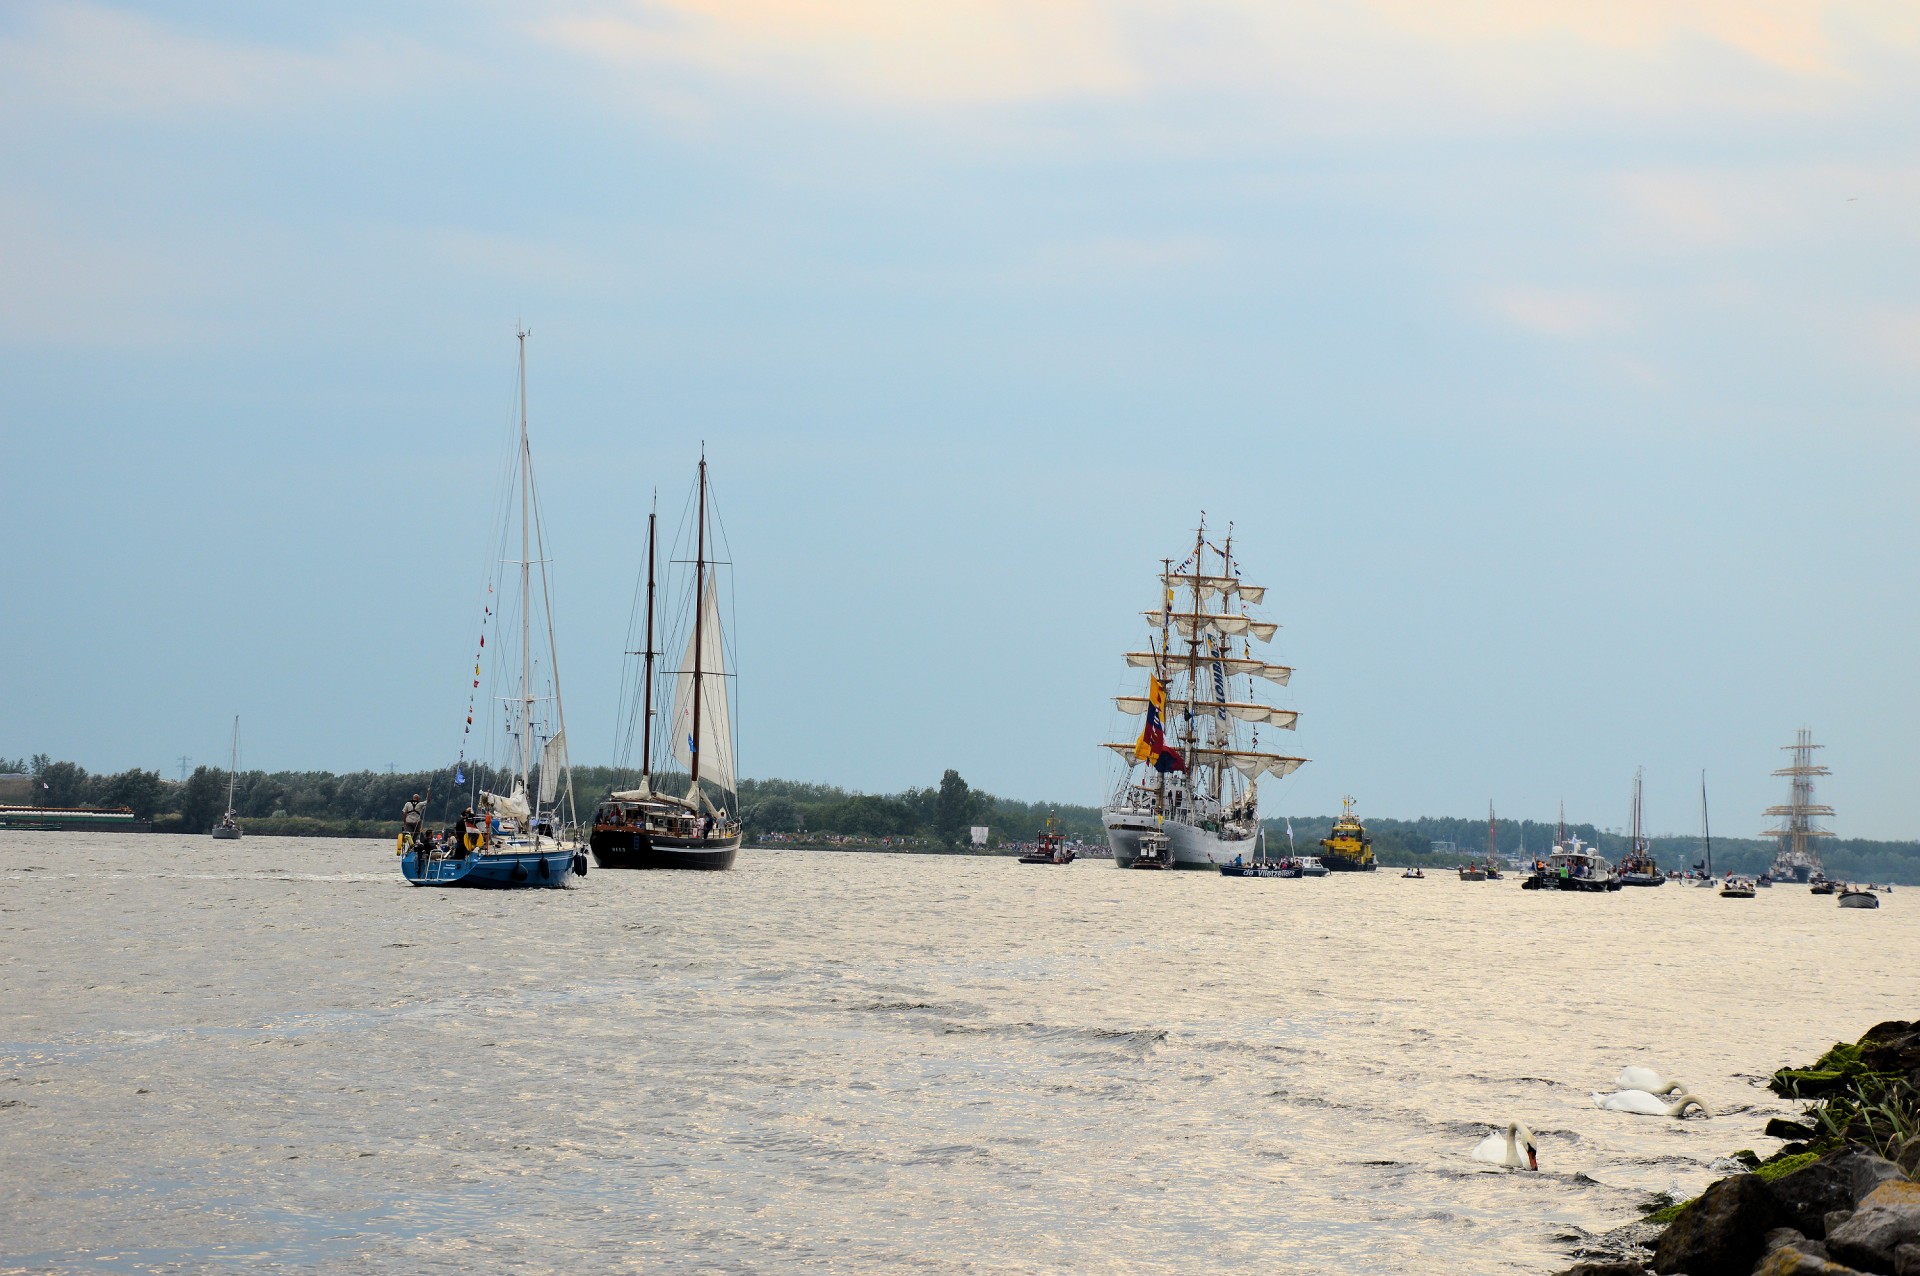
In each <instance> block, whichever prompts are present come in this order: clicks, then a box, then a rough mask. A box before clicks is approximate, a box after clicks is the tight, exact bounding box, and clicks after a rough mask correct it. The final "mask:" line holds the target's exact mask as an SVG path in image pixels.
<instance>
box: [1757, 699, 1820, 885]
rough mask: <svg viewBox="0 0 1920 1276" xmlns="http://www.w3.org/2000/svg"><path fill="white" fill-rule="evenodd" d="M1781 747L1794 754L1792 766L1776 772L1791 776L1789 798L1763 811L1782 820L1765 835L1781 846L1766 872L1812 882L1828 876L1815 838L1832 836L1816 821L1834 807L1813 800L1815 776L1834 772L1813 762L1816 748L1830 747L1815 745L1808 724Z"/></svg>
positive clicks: (1776, 878) (1778, 878)
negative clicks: (1792, 740)
mask: <svg viewBox="0 0 1920 1276" xmlns="http://www.w3.org/2000/svg"><path fill="white" fill-rule="evenodd" d="M1780 747H1781V748H1782V749H1784V750H1786V751H1787V752H1789V753H1791V754H1793V765H1792V766H1783V767H1781V768H1780V769H1779V770H1778V771H1775V772H1774V774H1775V775H1784V776H1786V777H1787V778H1788V795H1787V801H1786V802H1784V803H1782V804H1781V805H1779V806H1770V807H1768V808H1767V809H1766V810H1765V811H1764V812H1762V814H1765V815H1769V816H1773V817H1775V818H1777V819H1778V820H1779V821H1780V825H1779V827H1778V828H1771V829H1768V830H1767V831H1766V834H1765V836H1767V837H1771V838H1774V839H1776V840H1777V841H1778V843H1779V848H1780V849H1779V851H1778V853H1776V854H1775V855H1774V857H1773V867H1772V868H1770V869H1768V870H1767V875H1768V876H1769V877H1771V878H1773V880H1774V881H1776V882H1810V881H1813V880H1814V879H1815V878H1821V877H1825V876H1826V869H1825V866H1824V865H1822V864H1821V862H1820V856H1819V855H1818V854H1817V853H1815V851H1814V849H1813V841H1814V839H1816V838H1822V837H1832V836H1833V834H1832V833H1831V832H1829V831H1827V830H1826V829H1823V828H1819V827H1816V826H1815V823H1814V821H1816V820H1820V819H1825V818H1827V817H1829V816H1831V815H1832V814H1833V808H1832V807H1830V806H1823V805H1821V804H1820V803H1818V802H1815V801H1814V800H1813V778H1814V777H1815V776H1817V775H1832V774H1833V772H1832V771H1830V770H1828V769H1827V768H1826V767H1823V766H1818V765H1816V764H1815V763H1814V760H1813V751H1814V750H1815V749H1824V748H1826V747H1827V746H1826V745H1824V744H1815V743H1814V742H1813V732H1812V731H1810V730H1809V729H1807V728H1806V727H1801V728H1800V733H1799V735H1798V736H1796V737H1795V739H1794V742H1793V743H1792V744H1785V745H1782V746H1780Z"/></svg>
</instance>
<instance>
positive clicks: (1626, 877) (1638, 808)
mask: <svg viewBox="0 0 1920 1276" xmlns="http://www.w3.org/2000/svg"><path fill="white" fill-rule="evenodd" d="M1644 774H1645V769H1644V768H1641V769H1636V770H1635V771H1634V773H1633V804H1632V810H1631V811H1630V812H1629V813H1628V817H1627V853H1626V854H1625V855H1624V856H1622V857H1621V859H1620V884H1621V885H1622V886H1664V885H1666V881H1667V878H1666V874H1664V873H1662V872H1661V871H1660V865H1659V864H1658V863H1657V862H1656V861H1655V860H1654V858H1653V843H1652V842H1651V841H1650V840H1649V839H1648V837H1647V825H1646V818H1645V808H1644V806H1643V804H1642V802H1641V797H1640V789H1641V779H1642V777H1643V776H1644Z"/></svg>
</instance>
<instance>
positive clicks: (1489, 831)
mask: <svg viewBox="0 0 1920 1276" xmlns="http://www.w3.org/2000/svg"><path fill="white" fill-rule="evenodd" d="M1493 830H1494V823H1493V799H1492V798H1488V799H1487V867H1489V868H1491V867H1493V846H1494V836H1493Z"/></svg>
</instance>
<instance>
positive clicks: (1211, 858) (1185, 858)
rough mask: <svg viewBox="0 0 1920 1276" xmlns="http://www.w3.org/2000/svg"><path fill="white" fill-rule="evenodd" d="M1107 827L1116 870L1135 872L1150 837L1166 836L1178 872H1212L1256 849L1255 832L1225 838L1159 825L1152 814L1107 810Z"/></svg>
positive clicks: (1103, 816)
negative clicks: (1142, 842) (1143, 840)
mask: <svg viewBox="0 0 1920 1276" xmlns="http://www.w3.org/2000/svg"><path fill="white" fill-rule="evenodd" d="M1101 823H1103V824H1104V825H1105V826H1106V830H1107V845H1108V846H1111V847H1112V848H1113V863H1114V866H1115V867H1116V868H1132V867H1133V861H1134V859H1135V857H1136V856H1137V855H1138V854H1139V851H1140V839H1141V838H1143V837H1146V836H1147V835H1148V834H1150V833H1155V832H1159V833H1165V834H1166V835H1167V840H1168V842H1169V843H1170V844H1171V847H1172V851H1173V864H1172V867H1174V868H1190V869H1201V870H1209V869H1215V868H1218V867H1219V866H1220V865H1222V864H1225V863H1229V862H1231V861H1232V859H1233V857H1234V856H1236V855H1239V856H1242V857H1246V856H1247V854H1248V852H1249V851H1251V850H1252V849H1253V844H1254V836H1253V830H1252V829H1247V830H1246V831H1245V832H1243V833H1239V834H1232V833H1229V834H1227V835H1222V834H1220V833H1215V832H1213V831H1211V830H1209V829H1203V828H1198V827H1196V826H1194V825H1192V824H1182V823H1180V822H1178V821H1175V820H1165V821H1162V822H1159V823H1155V821H1154V817H1153V813H1152V812H1150V811H1131V810H1112V809H1109V810H1106V811H1103V812H1101Z"/></svg>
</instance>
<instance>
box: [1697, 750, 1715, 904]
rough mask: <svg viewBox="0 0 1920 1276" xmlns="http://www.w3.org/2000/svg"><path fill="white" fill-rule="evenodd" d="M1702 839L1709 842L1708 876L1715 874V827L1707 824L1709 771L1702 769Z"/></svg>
mask: <svg viewBox="0 0 1920 1276" xmlns="http://www.w3.org/2000/svg"><path fill="white" fill-rule="evenodd" d="M1700 840H1701V841H1703V842H1705V843H1706V844H1707V876H1708V877H1712V876H1713V829H1712V828H1711V827H1710V826H1709V825H1708V824H1707V772H1706V769H1705V768H1704V767H1703V768H1701V771H1700Z"/></svg>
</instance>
